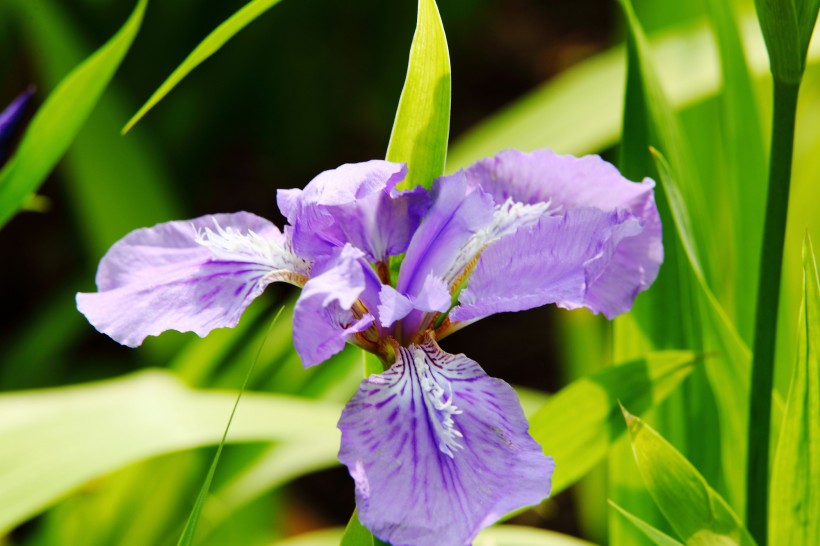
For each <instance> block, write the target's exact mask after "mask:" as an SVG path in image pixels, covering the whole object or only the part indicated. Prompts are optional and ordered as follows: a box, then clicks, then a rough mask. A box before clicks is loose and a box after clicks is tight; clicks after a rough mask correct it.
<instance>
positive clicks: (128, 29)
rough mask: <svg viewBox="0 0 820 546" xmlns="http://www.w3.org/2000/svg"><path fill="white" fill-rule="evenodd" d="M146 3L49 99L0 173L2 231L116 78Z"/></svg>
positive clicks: (40, 182)
mask: <svg viewBox="0 0 820 546" xmlns="http://www.w3.org/2000/svg"><path fill="white" fill-rule="evenodd" d="M146 4H147V0H139V1H138V2H137V6H136V7H135V8H134V11H133V13H132V14H131V16H130V17H129V18H128V20H127V21H126V22H125V24H124V25H123V27H122V28H121V29H120V30H119V32H117V34H115V35H114V37H113V38H111V39H110V40H109V41H108V42H107V43H106V44H105V45H103V46H102V47H101V48H100V49H98V50H97V51H96V52H95V53H94V54H93V55H91V56H90V57H89V58H88V59H86V60H85V61H84V62H83V63H82V64H81V65H80V66H78V67H77V68H76V69H74V70H73V71H72V72H71V73H70V74H69V75H68V76H66V78H65V79H64V80H63V81H62V82H61V83H60V85H59V86H57V88H56V89H55V90H54V91H53V92H52V93H51V94H50V95H49V97H48V99H46V102H45V103H44V104H43V106H42V107H41V108H40V109H39V110H38V112H37V114H36V115H35V116H34V119H33V120H32V122H31V124H30V125H29V127H28V129H27V131H26V133H25V135H24V136H23V138H22V140H21V141H20V146H19V147H18V148H17V152H16V153H15V154H14V156H13V157H12V158H11V160H10V161H9V162H8V163H7V164H6V166H5V167H4V168H3V170H2V171H0V227H2V226H3V225H4V224H5V223H6V222H8V220H9V219H10V218H11V217H12V216H13V215H14V213H15V212H16V211H17V210H18V209H19V208H20V207H21V206H22V204H23V203H24V202H25V201H26V199H27V198H28V196H29V195H30V194H32V193H33V192H34V191H36V190H37V188H38V187H39V186H40V184H42V182H43V181H44V180H45V179H46V177H47V176H48V174H49V173H50V172H51V170H52V169H53V168H54V166H55V165H56V164H57V162H58V161H59V160H60V158H61V157H62V155H63V154H64V153H65V151H66V150H67V149H68V147H69V145H70V144H71V142H72V140H74V137H75V136H76V135H77V133H78V132H79V130H80V128H81V127H82V125H83V123H84V122H85V120H86V118H88V116H89V114H90V113H91V110H92V109H93V108H94V105H95V104H97V101H98V100H99V98H100V95H101V94H102V92H103V91H104V90H105V88H106V86H107V85H108V83H109V82H110V81H111V78H112V77H113V76H114V72H116V70H117V68H118V67H119V65H120V62H121V61H122V59H123V57H124V56H125V54H126V52H127V51H128V49H129V48H130V47H131V42H132V41H133V40H134V37H135V36H136V34H137V31H138V30H139V27H140V24H141V23H142V16H143V14H144V12H145V6H146Z"/></svg>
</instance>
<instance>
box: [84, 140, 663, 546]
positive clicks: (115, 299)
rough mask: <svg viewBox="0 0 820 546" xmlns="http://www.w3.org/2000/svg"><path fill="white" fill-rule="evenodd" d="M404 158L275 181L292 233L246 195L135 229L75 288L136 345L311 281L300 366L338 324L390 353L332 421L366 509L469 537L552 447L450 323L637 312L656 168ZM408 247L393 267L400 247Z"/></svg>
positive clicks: (435, 540) (302, 318)
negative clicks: (416, 167) (251, 206)
mask: <svg viewBox="0 0 820 546" xmlns="http://www.w3.org/2000/svg"><path fill="white" fill-rule="evenodd" d="M405 175H406V167H405V166H404V165H400V164H395V163H389V162H386V161H369V162H366V163H358V164H349V165H343V166H341V167H339V168H337V169H335V170H332V171H327V172H324V173H322V174H320V175H319V176H317V177H316V178H315V179H314V180H313V181H311V182H310V183H309V184H308V185H307V187H305V189H304V190H298V189H294V190H284V191H280V192H279V195H278V204H279V208H280V210H281V211H282V213H283V214H284V215H285V217H286V218H287V220H288V223H289V225H288V226H287V227H286V228H285V230H284V232H282V231H280V230H279V229H277V228H276V227H275V226H274V225H273V224H271V223H270V222H268V221H266V220H264V219H262V218H259V217H258V216H255V215H253V214H249V213H247V212H239V213H235V214H218V215H212V216H204V217H200V218H196V219H194V220H189V221H180V222H169V223H165V224H160V225H157V226H155V227H152V228H146V229H140V230H137V231H134V232H132V233H130V234H128V235H127V236H125V237H124V238H123V239H122V240H120V241H119V242H117V243H116V244H115V245H114V246H113V247H112V248H111V249H110V250H109V251H108V253H107V254H106V255H105V257H104V258H103V259H102V262H101V263H100V267H99V271H98V273H97V288H98V292H96V293H91V294H78V295H77V305H78V307H79V309H80V311H81V312H82V313H84V314H85V316H86V317H88V319H89V321H90V322H91V323H92V324H93V325H94V326H95V327H96V328H97V329H98V330H100V331H101V332H104V333H106V334H108V335H109V336H111V337H112V338H114V339H115V340H117V341H119V342H120V343H123V344H125V345H129V346H136V345H139V344H140V343H142V341H143V340H144V339H145V337H146V336H149V335H157V334H159V333H160V332H162V331H165V330H170V329H174V330H180V331H193V332H196V333H197V334H198V335H200V336H204V335H205V334H207V333H208V332H210V331H211V330H213V329H214V328H218V327H224V326H234V325H236V323H237V322H238V321H239V318H240V316H241V314H242V312H243V311H244V309H245V308H246V307H247V306H248V305H249V304H250V302H251V301H252V300H253V299H254V298H256V297H257V296H258V295H259V294H261V293H262V291H263V290H264V288H265V287H266V286H267V285H268V284H269V283H271V282H274V281H285V282H289V283H291V284H294V285H296V286H300V287H302V293H301V296H300V297H299V300H298V301H297V303H296V307H295V310H294V317H293V320H294V328H293V336H294V345H295V347H296V350H297V352H298V353H299V355H300V357H301V358H302V361H303V363H304V365H305V366H313V365H315V364H319V363H320V362H322V361H324V360H326V359H327V358H329V357H330V356H332V355H333V354H335V353H337V352H339V351H341V350H342V349H343V347H344V345H345V343H352V344H354V345H357V346H359V347H362V348H364V349H366V350H368V351H371V352H373V353H375V354H377V355H379V356H380V357H381V359H382V361H383V363H384V365H385V370H386V371H385V372H384V373H381V374H376V375H371V376H370V377H369V378H367V379H365V380H364V381H363V382H362V384H361V386H360V387H359V390H358V392H357V393H356V394H355V395H354V396H353V399H352V400H350V402H348V404H347V406H346V407H345V409H344V411H343V413H342V416H341V419H340V420H339V428H340V429H341V431H342V442H341V449H340V452H339V459H340V460H341V462H342V463H344V464H345V465H347V467H348V469H349V470H350V474H351V476H352V477H353V479H354V480H355V482H356V504H357V507H358V513H359V518H360V520H361V521H362V523H363V524H364V525H365V526H366V527H368V528H369V529H370V530H371V531H372V532H373V533H374V534H375V535H376V536H378V537H379V538H381V539H383V540H386V541H389V542H390V543H392V544H394V545H395V546H400V545H413V546H427V545H431V546H432V545H437V546H440V545H444V546H450V545H455V546H459V545H464V544H469V543H470V542H471V540H472V539H473V537H475V535H476V533H478V531H479V530H480V529H481V528H483V527H485V526H487V525H489V524H491V523H492V522H494V521H496V520H497V519H498V518H499V517H501V516H503V515H504V514H506V513H508V512H511V511H513V510H516V509H518V508H521V507H524V506H528V505H532V504H536V503H538V502H540V501H541V500H543V499H544V498H545V497H547V496H548V495H549V493H550V488H551V477H552V472H553V469H554V463H553V460H552V459H551V458H550V457H547V456H545V455H544V454H543V453H542V449H541V447H540V446H539V445H538V444H537V443H536V442H535V441H534V440H533V439H532V437H530V435H529V434H528V432H527V431H528V423H527V420H526V418H525V417H524V414H523V412H522V410H521V406H520V403H519V401H518V398H517V396H516V394H515V392H514V391H513V389H512V388H511V387H510V386H509V385H508V384H507V383H505V382H503V381H501V380H499V379H495V378H492V377H489V376H488V375H487V374H486V373H485V372H484V371H483V370H482V369H481V367H480V366H479V365H478V364H477V363H476V362H475V361H473V360H471V359H470V358H468V357H467V356H465V355H452V354H448V353H446V352H445V351H443V350H442V349H441V348H440V347H439V345H438V342H439V341H440V340H441V339H442V338H444V337H445V336H446V335H448V334H449V333H451V332H454V331H455V330H457V329H459V328H461V327H463V326H464V325H466V324H469V323H471V322H473V321H476V320H479V319H481V318H483V317H486V316H489V315H492V314H494V313H500V312H505V311H521V310H524V309H530V308H533V307H537V306H541V305H545V304H548V303H554V304H556V305H558V306H560V307H564V308H568V309H573V308H576V307H586V308H587V309H590V310H591V311H593V312H595V313H603V314H604V315H606V316H607V317H609V318H612V317H614V316H616V315H618V314H620V313H623V312H625V311H627V310H628V309H629V308H630V307H631V305H632V302H633V300H634V299H635V297H636V295H637V294H638V293H639V292H640V291H642V290H645V289H646V288H647V287H648V286H649V285H650V284H651V283H652V282H653V281H654V279H655V277H656V275H657V272H658V268H659V266H660V263H661V261H662V260H663V248H662V245H661V225H660V219H659V217H658V212H657V209H656V207H655V202H654V195H653V187H654V183H653V182H652V181H651V180H648V179H647V180H644V181H643V183H640V184H636V183H632V182H629V181H627V180H626V179H624V178H623V177H622V176H621V175H620V174H619V173H618V171H617V170H616V169H615V168H614V167H613V166H612V165H610V164H609V163H606V162H605V161H603V160H602V159H601V158H599V157H597V156H587V157H582V158H576V157H571V156H559V155H556V154H554V153H553V152H551V151H549V150H541V151H537V152H533V153H522V152H517V151H506V152H502V153H500V154H498V155H497V156H495V157H492V158H488V159H484V160H482V161H479V162H478V163H476V164H474V165H472V166H471V167H469V168H467V169H465V170H462V171H459V172H458V173H456V174H454V175H451V176H445V177H442V178H439V179H438V180H436V181H435V183H434V185H433V187H432V189H431V190H430V191H427V190H425V189H424V188H420V187H419V188H415V189H413V190H406V191H401V190H398V189H397V184H398V183H399V182H401V181H402V180H403V179H404V177H405ZM402 254H404V258H403V260H402V262H401V267H400V269H399V271H398V276H397V278H396V279H395V284H392V283H391V273H390V259H391V257H396V256H400V255H402ZM393 261H394V262H395V261H396V258H394V259H393Z"/></svg>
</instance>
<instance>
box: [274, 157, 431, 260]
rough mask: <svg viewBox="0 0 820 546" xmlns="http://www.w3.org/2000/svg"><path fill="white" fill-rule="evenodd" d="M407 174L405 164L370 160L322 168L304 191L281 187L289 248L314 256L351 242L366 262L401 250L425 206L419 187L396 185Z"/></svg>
mask: <svg viewBox="0 0 820 546" xmlns="http://www.w3.org/2000/svg"><path fill="white" fill-rule="evenodd" d="M406 174H407V167H406V166H405V165H404V164H399V163H390V162H388V161H375V160H374V161H368V162H365V163H352V164H347V165H342V166H341V167H339V168H337V169H333V170H330V171H325V172H323V173H321V174H320V175H319V176H317V177H316V178H314V179H313V180H312V181H311V182H310V183H309V184H308V185H307V186H306V187H305V189H304V190H298V189H294V190H281V191H280V192H279V193H278V198H277V200H278V202H279V208H280V210H281V211H282V213H283V214H284V215H285V216H286V217H287V219H288V222H290V224H291V225H292V226H293V229H294V235H293V241H294V248H295V249H296V250H297V252H299V254H300V255H305V256H309V257H312V258H317V257H319V256H323V255H327V254H330V252H332V250H333V248H336V247H341V246H344V244H345V243H350V244H352V245H353V246H354V247H356V248H358V249H360V250H362V251H363V252H365V254H366V256H367V258H368V259H369V260H370V261H371V262H378V261H383V260H385V259H386V258H387V257H388V256H395V255H398V254H401V253H402V252H404V251H405V250H406V249H407V245H408V244H409V242H410V238H411V237H412V236H413V233H414V232H415V230H416V228H417V227H418V225H419V222H420V221H421V217H422V216H423V215H424V213H425V212H426V211H427V208H428V207H429V196H428V193H427V190H425V189H424V188H416V189H414V190H409V191H398V190H396V189H395V188H396V184H398V183H399V182H401V181H402V180H403V179H404V177H405V176H406Z"/></svg>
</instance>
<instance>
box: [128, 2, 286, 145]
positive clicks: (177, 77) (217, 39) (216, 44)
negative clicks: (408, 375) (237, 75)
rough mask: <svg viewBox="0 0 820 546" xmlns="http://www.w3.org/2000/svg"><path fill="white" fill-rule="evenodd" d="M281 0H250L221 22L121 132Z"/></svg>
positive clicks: (137, 120)
mask: <svg viewBox="0 0 820 546" xmlns="http://www.w3.org/2000/svg"><path fill="white" fill-rule="evenodd" d="M280 1H281V0H251V1H250V2H248V3H247V4H245V5H244V6H243V7H242V8H241V9H240V10H239V11H237V12H236V13H234V14H233V15H231V16H230V17H229V18H228V19H226V20H225V22H223V23H222V24H221V25H219V26H218V27H216V29H214V30H213V31H212V32H211V33H210V34H208V36H206V37H205V39H204V40H202V41H201V42H200V43H199V45H198V46H196V47H195V48H194V50H193V51H192V52H191V53H190V54H188V56H187V57H186V58H185V60H184V61H182V64H180V65H179V66H178V67H177V68H176V69H175V70H174V71H173V72H172V73H171V75H170V76H168V78H167V79H166V80H165V81H164V82H162V85H160V86H159V88H157V90H156V91H154V94H153V95H151V97H150V98H149V99H148V101H147V102H146V103H145V104H143V105H142V107H141V108H140V109H139V111H138V112H137V113H136V114H134V117H132V118H131V119H130V120H128V123H126V124H125V127H124V128H123V130H122V132H123V133H127V132H128V131H130V130H131V128H133V127H134V125H136V124H137V122H139V120H141V119H142V118H143V117H145V114H147V113H148V111H149V110H151V109H152V108H153V107H154V106H156V105H157V103H158V102H159V101H161V100H162V99H163V98H165V95H167V94H168V93H170V92H171V90H172V89H173V88H174V87H176V86H177V84H178V83H179V82H181V81H182V80H183V79H184V78H185V76H187V75H188V74H190V73H191V71H193V69H194V68H196V67H197V66H199V65H200V64H202V62H204V61H205V60H206V59H208V57H210V56H211V55H213V54H214V53H216V52H217V51H219V49H220V48H221V47H222V46H223V45H225V43H226V42H227V41H228V40H230V39H231V38H233V37H234V36H235V35H236V33H238V32H239V31H240V30H242V29H243V28H245V27H246V26H247V25H248V24H250V23H252V22H253V21H254V19H256V18H257V17H259V16H260V15H262V14H263V13H265V12H266V11H268V10H269V9H270V8H272V7H273V6H275V5H276V4H278V3H279V2H280Z"/></svg>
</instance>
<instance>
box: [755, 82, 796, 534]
mask: <svg viewBox="0 0 820 546" xmlns="http://www.w3.org/2000/svg"><path fill="white" fill-rule="evenodd" d="M799 89H800V84H799V83H796V84H789V83H783V82H780V81H778V80H775V82H774V112H773V115H772V146H771V159H770V164H769V194H768V199H767V202H766V224H765V227H764V231H763V249H762V252H761V255H760V285H759V287H758V293H757V316H756V319H755V340H754V359H753V361H752V390H751V397H750V401H749V444H748V449H749V451H748V460H747V462H748V464H747V467H746V472H747V475H746V476H747V484H746V526H747V527H748V529H749V531H751V533H752V535H753V536H754V538H755V540H756V541H757V544H758V545H759V546H765V545H766V540H767V528H766V525H767V520H768V518H767V508H768V502H769V501H768V495H769V490H768V487H769V435H770V429H771V422H770V421H771V408H772V378H773V372H774V352H775V337H776V333H777V309H778V302H779V300H780V274H781V265H782V262H783V243H784V238H785V234H786V214H787V212H788V207H789V183H790V181H791V170H792V151H793V147H794V123H795V116H796V114H797V94H798V91H799Z"/></svg>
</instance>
